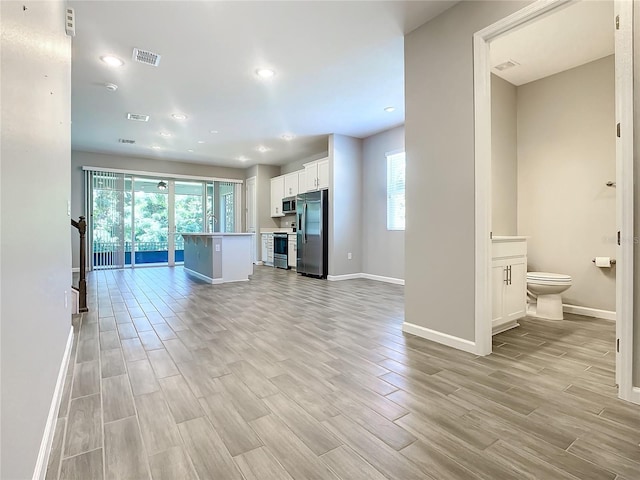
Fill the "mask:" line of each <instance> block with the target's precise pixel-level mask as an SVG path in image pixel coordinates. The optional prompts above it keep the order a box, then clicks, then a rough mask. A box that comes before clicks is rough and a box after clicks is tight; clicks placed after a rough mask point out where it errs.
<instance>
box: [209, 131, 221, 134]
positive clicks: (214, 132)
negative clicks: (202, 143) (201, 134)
mask: <svg viewBox="0 0 640 480" xmlns="http://www.w3.org/2000/svg"><path fill="white" fill-rule="evenodd" d="M209 133H213V134H214V135H216V134H218V133H220V132H219V131H218V130H211V131H210V132H209Z"/></svg>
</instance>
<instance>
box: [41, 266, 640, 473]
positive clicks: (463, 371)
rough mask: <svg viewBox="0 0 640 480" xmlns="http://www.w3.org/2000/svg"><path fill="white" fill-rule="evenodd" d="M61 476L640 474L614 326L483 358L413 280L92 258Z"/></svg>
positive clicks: (638, 421) (521, 337)
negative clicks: (233, 277)
mask: <svg viewBox="0 0 640 480" xmlns="http://www.w3.org/2000/svg"><path fill="white" fill-rule="evenodd" d="M89 288H90V309H91V311H90V313H88V314H85V315H84V316H83V318H82V322H81V323H82V325H81V327H80V328H79V333H78V335H77V336H76V342H75V346H74V350H73V355H72V364H71V365H70V368H69V375H68V377H67V382H66V385H65V393H64V398H63V403H62V406H61V408H60V413H59V422H58V425H57V429H56V432H55V438H54V445H53V449H52V454H51V457H50V462H49V469H48V472H47V479H56V478H60V479H81V480H87V479H102V478H107V479H125V478H126V479H148V478H153V479H156V480H158V479H201V480H204V479H217V480H219V479H242V478H244V479H247V480H253V479H256V480H269V479H343V480H357V479H365V480H372V479H373V480H375V479H384V478H388V479H399V480H411V479H487V480H502V479H523V478H535V479H576V478H578V479H619V480H622V479H627V480H632V479H638V478H640V448H639V446H638V442H639V441H640V407H637V406H634V405H631V404H627V403H625V402H622V401H620V400H618V399H617V398H616V388H615V386H614V353H613V344H614V330H615V328H614V324H613V323H612V322H608V321H605V320H599V319H593V318H585V317H576V316H569V318H568V319H566V320H565V321H561V322H548V321H542V320H535V319H524V320H523V321H522V326H521V327H520V328H517V329H514V330H511V331H508V332H505V333H503V334H500V335H498V336H496V337H494V353H493V354H492V355H490V356H488V357H477V356H474V355H471V354H467V353H464V352H459V351H456V350H453V349H450V348H447V347H444V346H441V345H438V344H435V343H432V342H429V341H426V340H423V339H420V338H417V337H414V336H411V335H406V334H403V333H402V331H401V324H402V319H403V287H400V286H396V285H389V284H385V283H378V282H374V281H370V280H351V281H345V282H327V281H322V280H315V279H308V278H304V277H300V276H297V275H296V274H295V273H293V272H287V271H283V270H277V269H273V268H268V267H256V272H255V275H254V276H253V278H252V280H251V281H250V282H247V283H241V284H227V285H217V286H211V285H205V284H202V283H199V282H197V281H193V280H191V279H190V278H188V277H187V276H185V274H184V271H183V269H182V268H180V267H177V268H174V269H170V268H146V269H136V270H120V271H102V272H94V273H92V274H91V275H90V277H89Z"/></svg>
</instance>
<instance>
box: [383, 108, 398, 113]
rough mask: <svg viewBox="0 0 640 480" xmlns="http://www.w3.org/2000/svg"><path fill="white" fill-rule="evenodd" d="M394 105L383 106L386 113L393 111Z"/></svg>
mask: <svg viewBox="0 0 640 480" xmlns="http://www.w3.org/2000/svg"><path fill="white" fill-rule="evenodd" d="M395 109H396V107H385V109H384V111H385V112H387V113H391V112H393V111H395Z"/></svg>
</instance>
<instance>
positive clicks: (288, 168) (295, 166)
mask: <svg viewBox="0 0 640 480" xmlns="http://www.w3.org/2000/svg"><path fill="white" fill-rule="evenodd" d="M328 155H329V152H328V151H326V150H325V151H322V152H318V153H316V154H314V155H309V156H308V157H305V158H301V159H300V160H294V161H293V162H289V163H287V164H286V165H282V167H281V168H280V174H281V175H284V174H285V173H291V172H295V171H297V170H303V169H304V164H305V163H309V162H313V161H314V160H320V159H321V158H326V157H327V156H328Z"/></svg>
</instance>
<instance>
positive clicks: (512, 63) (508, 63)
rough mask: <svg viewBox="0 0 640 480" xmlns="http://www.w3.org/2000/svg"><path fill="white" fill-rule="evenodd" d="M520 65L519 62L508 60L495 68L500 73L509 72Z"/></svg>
mask: <svg viewBox="0 0 640 480" xmlns="http://www.w3.org/2000/svg"><path fill="white" fill-rule="evenodd" d="M518 65H520V64H519V63H518V62H516V61H515V60H507V61H506V62H502V63H500V64H498V65H496V66H495V67H493V68H495V69H496V70H498V71H499V72H502V71H504V70H507V69H509V68H513V67H517V66H518Z"/></svg>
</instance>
